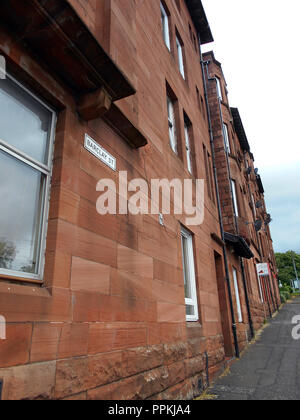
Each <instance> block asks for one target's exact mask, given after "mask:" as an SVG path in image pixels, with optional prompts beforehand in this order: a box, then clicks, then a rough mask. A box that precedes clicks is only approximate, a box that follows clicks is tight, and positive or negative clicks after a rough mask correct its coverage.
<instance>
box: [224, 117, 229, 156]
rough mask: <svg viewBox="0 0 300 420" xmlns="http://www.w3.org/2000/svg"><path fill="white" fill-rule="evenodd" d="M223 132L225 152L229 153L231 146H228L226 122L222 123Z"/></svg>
mask: <svg viewBox="0 0 300 420" xmlns="http://www.w3.org/2000/svg"><path fill="white" fill-rule="evenodd" d="M223 132H224V143H225V148H226V152H227V153H229V154H230V153H231V148H230V141H229V134H228V127H227V125H226V124H223Z"/></svg>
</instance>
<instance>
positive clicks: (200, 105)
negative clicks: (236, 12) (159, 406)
mask: <svg viewBox="0 0 300 420" xmlns="http://www.w3.org/2000/svg"><path fill="white" fill-rule="evenodd" d="M212 41H213V37H212V33H211V30H210V27H209V24H208V21H207V18H206V15H205V12H204V9H203V6H202V3H201V1H200V0H164V1H160V0H151V1H147V0H146V1H142V2H136V1H134V0H86V1H82V0H51V1H48V0H45V1H38V0H2V1H1V3H0V58H1V60H0V64H1V63H2V67H5V68H2V69H1V70H2V71H1V73H0V110H1V112H0V394H1V395H0V399H10V400H13V399H73V400H76V399H90V400H103V399H109V400H112V399H127V400H128V399H192V398H194V397H196V396H198V395H200V394H201V393H202V392H203V390H204V389H205V388H206V386H207V384H208V383H209V380H210V379H211V378H212V377H213V376H214V375H216V374H218V373H219V372H221V371H222V369H224V367H225V366H226V364H227V363H228V360H230V359H232V357H235V356H239V353H240V351H241V349H243V348H244V347H245V345H246V344H247V342H249V341H250V340H251V338H252V336H253V334H254V332H255V331H256V330H257V329H259V327H260V326H261V325H262V323H263V321H264V319H265V318H267V317H269V316H271V315H272V313H273V312H274V311H275V310H276V309H277V308H278V305H279V294H278V286H277V280H276V265H275V259H274V253H273V247H272V239H271V234H270V228H269V223H270V221H271V216H270V215H269V214H267V210H266V205H265V201H264V189H263V184H262V181H261V178H260V176H259V175H258V172H257V170H256V169H255V165H254V158H253V155H252V153H251V151H250V146H249V143H248V140H247V137H246V134H245V131H244V129H243V124H242V121H241V118H240V115H239V112H238V110H237V109H232V108H230V106H229V104H228V100H227V95H226V83H225V79H224V77H223V73H222V69H221V65H220V64H219V63H218V62H217V61H216V60H215V58H214V56H213V54H212V53H209V54H206V55H205V56H204V57H203V56H202V52H201V48H202V45H204V44H207V43H210V42H212ZM4 64H5V66H4Z"/></svg>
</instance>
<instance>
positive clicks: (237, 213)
mask: <svg viewBox="0 0 300 420" xmlns="http://www.w3.org/2000/svg"><path fill="white" fill-rule="evenodd" d="M231 188H232V197H233V205H234V212H235V215H236V217H239V207H238V200H237V192H236V191H237V190H236V182H235V181H234V180H233V179H232V180H231Z"/></svg>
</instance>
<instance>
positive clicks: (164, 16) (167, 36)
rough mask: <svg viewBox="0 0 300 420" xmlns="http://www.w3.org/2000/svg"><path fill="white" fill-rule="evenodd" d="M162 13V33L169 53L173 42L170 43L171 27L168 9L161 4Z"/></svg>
mask: <svg viewBox="0 0 300 420" xmlns="http://www.w3.org/2000/svg"><path fill="white" fill-rule="evenodd" d="M160 11H161V23H162V31H163V38H164V41H165V44H166V46H167V48H168V50H169V51H171V41H170V27H169V16H168V14H167V12H166V9H165V7H164V5H163V4H162V3H160Z"/></svg>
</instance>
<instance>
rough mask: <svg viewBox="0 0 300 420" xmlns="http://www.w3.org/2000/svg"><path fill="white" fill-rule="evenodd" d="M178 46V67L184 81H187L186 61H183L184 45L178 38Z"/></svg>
mask: <svg viewBox="0 0 300 420" xmlns="http://www.w3.org/2000/svg"><path fill="white" fill-rule="evenodd" d="M176 46H177V54H178V65H179V71H180V74H181V76H182V77H183V79H184V80H185V69H184V60H183V45H182V44H181V42H180V40H179V38H178V36H176Z"/></svg>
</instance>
